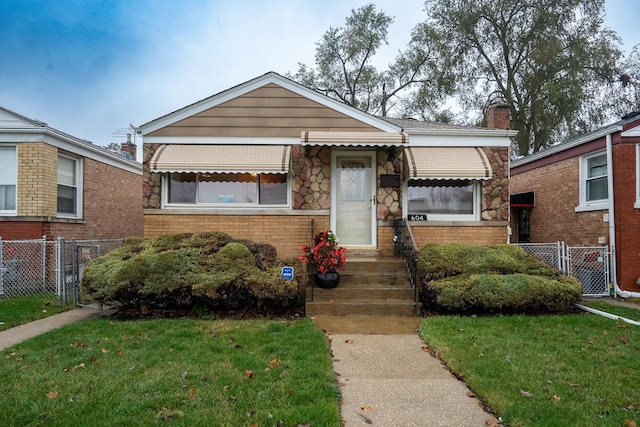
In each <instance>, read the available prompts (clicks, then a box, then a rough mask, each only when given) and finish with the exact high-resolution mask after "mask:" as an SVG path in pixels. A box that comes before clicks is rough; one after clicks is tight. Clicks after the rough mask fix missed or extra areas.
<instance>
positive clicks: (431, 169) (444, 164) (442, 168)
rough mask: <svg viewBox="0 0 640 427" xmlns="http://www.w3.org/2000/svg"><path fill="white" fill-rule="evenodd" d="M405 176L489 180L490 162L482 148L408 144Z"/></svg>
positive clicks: (405, 153)
mask: <svg viewBox="0 0 640 427" xmlns="http://www.w3.org/2000/svg"><path fill="white" fill-rule="evenodd" d="M404 161H405V164H404V177H405V179H407V178H414V179H415V178H417V179H489V178H491V173H492V171H491V165H490V164H489V159H487V156H486V154H485V153H484V151H482V149H481V148H480V147H406V148H405V149H404Z"/></svg>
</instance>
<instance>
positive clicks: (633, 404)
mask: <svg viewBox="0 0 640 427" xmlns="http://www.w3.org/2000/svg"><path fill="white" fill-rule="evenodd" d="M637 407H638V404H637V403H628V404H627V406H625V407H624V409H626V410H627V411H633V410H634V409H636V408H637Z"/></svg>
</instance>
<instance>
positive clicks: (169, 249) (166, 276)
mask: <svg viewBox="0 0 640 427" xmlns="http://www.w3.org/2000/svg"><path fill="white" fill-rule="evenodd" d="M291 261H292V260H287V262H291ZM296 261H297V260H296ZM298 264H300V263H299V261H297V263H296V265H295V266H294V268H295V271H296V277H294V279H293V280H291V281H286V280H284V279H282V278H281V277H280V273H281V269H282V267H283V266H284V265H285V264H284V262H283V261H279V260H278V258H277V252H276V250H275V248H274V247H273V246H271V245H267V244H259V243H254V242H248V241H238V240H234V239H233V238H232V237H231V236H229V235H227V234H224V233H218V232H213V233H210V232H207V233H181V234H174V235H169V236H163V237H161V238H158V239H155V240H143V239H127V240H125V243H124V245H123V246H122V247H121V248H118V249H116V250H114V251H112V252H110V253H109V254H107V255H105V256H103V257H100V258H98V259H96V260H94V261H93V262H92V263H91V264H89V265H88V266H87V268H86V271H85V273H84V276H83V279H82V282H81V286H82V289H83V291H84V292H85V293H86V294H87V295H88V296H89V297H90V298H92V299H94V300H96V301H99V302H102V303H117V304H119V305H121V306H123V307H125V308H127V309H136V308H138V309H144V310H149V309H150V310H153V309H154V308H161V309H179V310H184V309H186V310H191V309H194V307H195V308H196V309H197V311H198V313H202V312H203V311H206V310H216V311H222V310H255V309H261V310H265V311H278V310H289V309H294V308H296V307H299V306H300V305H301V303H302V300H301V298H300V285H299V283H300V282H301V280H300V279H301V278H302V276H301V274H302V268H301V267H302V266H301V265H298ZM287 265H291V264H287Z"/></svg>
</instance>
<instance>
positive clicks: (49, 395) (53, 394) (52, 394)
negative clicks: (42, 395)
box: [47, 391, 58, 399]
mask: <svg viewBox="0 0 640 427" xmlns="http://www.w3.org/2000/svg"><path fill="white" fill-rule="evenodd" d="M57 398H58V392H57V391H50V392H49V393H47V399H57Z"/></svg>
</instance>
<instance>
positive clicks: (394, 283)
mask: <svg viewBox="0 0 640 427" xmlns="http://www.w3.org/2000/svg"><path fill="white" fill-rule="evenodd" d="M339 287H342V288H391V289H398V288H411V281H410V280H409V275H408V274H407V273H406V271H405V272H385V273H379V272H375V271H374V272H371V271H368V272H359V273H357V272H343V271H341V272H340V285H339Z"/></svg>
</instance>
